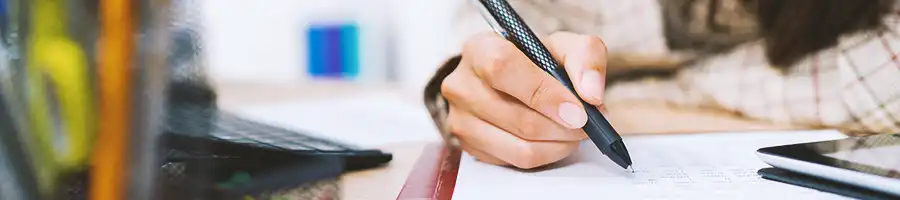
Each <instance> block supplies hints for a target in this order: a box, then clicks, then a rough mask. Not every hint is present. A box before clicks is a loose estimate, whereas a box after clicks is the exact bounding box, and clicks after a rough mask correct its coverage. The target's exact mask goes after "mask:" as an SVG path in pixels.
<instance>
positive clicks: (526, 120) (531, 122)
mask: <svg viewBox="0 0 900 200" xmlns="http://www.w3.org/2000/svg"><path fill="white" fill-rule="evenodd" d="M522 110H525V109H522ZM532 116H533V115H529V114H528V113H527V112H525V111H519V112H518V113H516V117H515V118H516V121H517V123H516V124H518V126H516V129H517V130H516V131H517V132H518V133H519V134H520V135H521V136H522V137H523V138H526V139H536V138H535V136H536V135H537V130H538V129H537V127H536V126H535V123H536V120H535V119H534V117H532Z"/></svg>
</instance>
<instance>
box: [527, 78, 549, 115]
mask: <svg viewBox="0 0 900 200" xmlns="http://www.w3.org/2000/svg"><path fill="white" fill-rule="evenodd" d="M549 92H550V88H549V87H547V80H546V79H538V82H537V84H535V87H534V89H532V92H531V96H529V97H528V105H530V106H531V107H533V108H534V107H537V106H538V105H540V103H541V102H543V101H544V99H545V98H546V96H547V93H549Z"/></svg>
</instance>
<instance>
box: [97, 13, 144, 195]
mask: <svg viewBox="0 0 900 200" xmlns="http://www.w3.org/2000/svg"><path fill="white" fill-rule="evenodd" d="M100 12H101V17H100V18H101V19H100V22H101V24H102V25H101V26H100V27H101V28H100V37H101V38H100V45H99V46H100V47H101V48H100V49H99V52H100V53H99V54H98V56H99V59H98V60H99V61H100V62H99V63H98V64H99V66H98V69H97V73H98V74H97V78H98V79H99V89H100V124H99V125H100V126H99V135H98V138H97V139H98V142H97V144H98V145H97V147H96V150H95V151H94V156H93V158H94V160H93V161H94V162H93V167H94V168H93V169H92V173H91V177H90V180H91V184H90V191H89V198H90V199H92V200H118V199H124V198H125V196H124V193H125V192H126V191H125V188H127V186H125V183H126V181H127V180H125V177H126V174H127V172H126V171H125V169H127V166H126V165H127V164H126V162H125V161H126V160H128V159H127V155H128V154H129V152H128V149H129V148H127V146H128V143H129V140H128V138H129V137H128V136H129V135H130V131H131V130H132V129H131V128H130V127H131V122H132V121H131V120H130V119H129V118H130V117H131V106H132V105H131V103H132V101H131V97H132V96H131V94H130V92H129V91H128V90H129V89H130V88H131V87H130V86H131V84H132V82H131V71H130V70H131V69H130V68H131V65H132V63H131V61H132V54H133V52H132V51H133V46H134V44H133V37H135V35H133V34H132V31H133V27H132V20H131V19H132V15H133V13H132V12H133V10H132V5H131V1H128V0H101V1H100Z"/></svg>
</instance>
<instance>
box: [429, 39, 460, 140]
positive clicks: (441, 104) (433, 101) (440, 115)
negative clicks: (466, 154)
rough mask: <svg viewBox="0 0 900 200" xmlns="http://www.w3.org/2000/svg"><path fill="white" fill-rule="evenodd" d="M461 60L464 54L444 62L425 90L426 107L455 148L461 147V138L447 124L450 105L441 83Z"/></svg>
mask: <svg viewBox="0 0 900 200" xmlns="http://www.w3.org/2000/svg"><path fill="white" fill-rule="evenodd" d="M460 60H462V56H459V55H456V56H453V57H452V58H450V59H448V60H447V61H446V62H444V64H443V65H442V66H440V67H439V68H438V70H437V72H435V74H434V76H433V77H432V78H431V80H429V81H428V83H427V84H426V85H425V91H424V95H425V96H424V100H425V102H424V103H425V107H426V108H427V109H428V113H429V114H431V118H432V120H433V121H434V125H435V126H436V127H437V129H438V131H439V132H440V134H441V137H442V138H443V139H444V142H445V143H446V144H447V145H448V146H450V147H454V148H455V147H459V139H457V138H456V137H455V136H454V135H453V134H451V133H450V128H449V126H447V124H446V120H447V114H449V112H450V105H449V103H448V102H447V99H446V98H444V96H443V95H442V94H441V84H442V83H443V82H444V79H445V78H447V76H449V75H450V73H453V70H455V69H456V66H459V62H460Z"/></svg>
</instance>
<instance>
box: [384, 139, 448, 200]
mask: <svg viewBox="0 0 900 200" xmlns="http://www.w3.org/2000/svg"><path fill="white" fill-rule="evenodd" d="M460 153H461V152H460V150H459V149H453V148H447V146H446V145H444V144H443V143H439V144H433V145H428V146H426V147H425V149H423V151H422V155H421V156H419V159H418V160H417V161H416V164H415V165H414V166H413V169H412V172H410V174H409V177H407V178H406V182H405V183H404V184H403V188H402V189H401V190H400V194H399V195H397V200H412V199H416V200H421V199H431V200H449V199H451V198H452V197H453V188H454V187H456V176H457V173H458V172H459V159H460Z"/></svg>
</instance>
